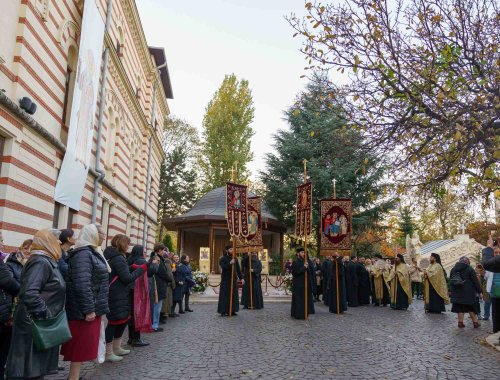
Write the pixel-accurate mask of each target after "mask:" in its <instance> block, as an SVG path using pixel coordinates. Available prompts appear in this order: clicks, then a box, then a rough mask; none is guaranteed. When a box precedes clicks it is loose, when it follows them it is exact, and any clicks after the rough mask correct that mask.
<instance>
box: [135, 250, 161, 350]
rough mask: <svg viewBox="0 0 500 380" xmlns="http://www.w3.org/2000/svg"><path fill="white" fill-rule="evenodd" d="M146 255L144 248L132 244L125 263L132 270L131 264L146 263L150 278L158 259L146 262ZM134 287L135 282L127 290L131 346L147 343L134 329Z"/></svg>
mask: <svg viewBox="0 0 500 380" xmlns="http://www.w3.org/2000/svg"><path fill="white" fill-rule="evenodd" d="M145 255H146V250H145V249H144V247H143V246H142V245H134V247H133V248H132V252H131V253H130V255H129V257H128V258H127V264H128V266H129V270H130V271H133V270H134V268H133V266H134V265H135V266H141V267H142V266H143V265H147V273H148V278H152V277H153V276H154V275H155V274H156V272H157V271H158V260H157V259H154V260H153V261H151V263H150V264H148V263H147V261H146V259H145V258H144V257H145ZM134 287H135V283H132V285H131V286H130V290H129V302H130V309H131V311H130V314H131V315H130V320H129V321H128V336H129V341H128V344H129V345H131V346H133V347H144V346H148V345H149V343H146V342H144V341H143V340H142V339H141V333H140V332H139V331H136V329H135V318H134V308H135V304H134Z"/></svg>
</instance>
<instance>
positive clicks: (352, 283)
mask: <svg viewBox="0 0 500 380" xmlns="http://www.w3.org/2000/svg"><path fill="white" fill-rule="evenodd" d="M357 262H358V258H357V257H355V256H354V257H352V258H351V260H350V261H347V262H346V268H345V274H346V281H345V285H346V294H347V304H348V305H349V307H357V306H359V300H358V286H359V279H358V274H357V269H356V268H357Z"/></svg>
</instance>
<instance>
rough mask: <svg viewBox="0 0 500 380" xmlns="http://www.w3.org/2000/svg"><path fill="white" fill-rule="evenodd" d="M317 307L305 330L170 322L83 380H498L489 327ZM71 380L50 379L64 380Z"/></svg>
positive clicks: (205, 309)
mask: <svg viewBox="0 0 500 380" xmlns="http://www.w3.org/2000/svg"><path fill="white" fill-rule="evenodd" d="M316 305H317V309H316V314H315V315H312V316H311V317H310V319H309V320H308V321H307V322H306V321H296V320H292V319H291V318H290V317H289V310H290V305H289V304H288V303H269V304H268V305H266V308H265V309H264V310H256V311H246V310H242V311H240V313H238V316H237V317H234V318H231V319H229V318H227V317H225V318H222V317H220V316H219V315H217V314H216V313H215V311H216V305H215V304H213V303H202V304H193V308H194V309H195V312H194V313H188V314H185V315H183V316H181V318H176V319H174V320H169V321H168V323H167V324H166V325H164V327H166V331H165V332H163V333H156V334H153V335H147V336H145V340H147V341H148V342H150V343H151V345H150V346H149V347H144V348H137V349H135V350H133V352H132V353H131V354H130V355H129V356H128V357H127V358H126V359H125V360H124V361H122V362H121V363H117V364H109V363H105V364H103V365H95V364H92V363H88V364H86V365H85V371H84V373H83V375H84V376H85V377H86V379H87V380H89V379H124V380H133V379H256V378H260V379H301V380H302V379H318V380H319V379H391V380H392V379H439V380H441V379H500V352H497V351H495V350H494V349H493V348H491V347H489V346H487V345H486V344H485V343H484V338H485V337H486V336H487V335H488V334H487V332H488V331H489V330H491V322H484V323H483V325H482V327H481V328H479V329H473V328H472V323H471V322H470V321H469V320H466V328H465V329H460V330H459V329H458V328H457V327H456V317H455V315H453V314H451V313H446V314H443V315H426V314H424V312H423V311H422V310H423V304H422V302H421V301H417V302H415V303H414V304H413V305H412V306H411V308H410V310H408V311H407V312H404V311H393V310H390V309H388V308H375V307H371V306H366V307H358V308H354V309H350V310H349V312H348V313H347V314H345V315H341V316H337V315H333V314H330V313H329V312H328V310H327V309H326V307H324V306H323V305H319V304H316ZM66 376H67V371H63V373H61V374H60V375H58V376H52V377H48V379H65V378H66Z"/></svg>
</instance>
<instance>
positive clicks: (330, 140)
mask: <svg viewBox="0 0 500 380" xmlns="http://www.w3.org/2000/svg"><path fill="white" fill-rule="evenodd" d="M285 115H286V118H287V120H288V123H289V125H290V128H289V129H288V130H281V131H279V132H278V133H277V134H276V135H275V136H274V148H275V152H274V153H270V154H268V155H267V157H266V170H265V171H263V172H261V178H262V182H263V183H264V184H265V186H266V189H267V193H266V196H265V200H266V204H267V206H268V207H269V209H270V210H271V212H272V213H273V214H274V215H276V216H277V217H278V218H280V219H281V221H282V222H284V223H285V224H286V225H287V227H288V228H290V229H292V228H293V226H294V224H295V200H296V199H295V198H296V186H297V185H298V184H300V183H302V180H303V163H302V161H303V159H306V160H307V161H308V164H307V171H308V176H309V177H310V179H311V180H312V182H313V225H314V226H317V225H318V222H319V211H318V206H319V200H320V199H321V198H328V197H331V196H332V187H333V185H332V180H333V179H334V178H335V179H336V180H337V197H338V198H352V200H353V211H354V216H353V228H354V233H355V234H359V233H360V232H362V231H364V230H366V229H368V228H372V227H374V226H375V225H376V224H377V221H378V220H379V219H380V217H381V215H382V214H383V213H384V212H385V211H387V210H388V209H389V208H390V207H392V201H385V202H384V201H381V199H382V198H383V195H384V193H385V187H384V185H382V184H381V179H382V175H383V165H382V163H381V162H379V161H378V160H377V159H376V157H375V155H374V154H372V153H371V152H369V151H366V150H364V149H363V147H362V142H363V139H362V136H361V134H360V133H359V132H358V131H357V130H355V129H353V128H351V127H350V126H349V124H348V123H347V120H346V119H345V118H344V115H343V113H342V110H341V107H340V106H339V104H338V103H337V102H335V101H333V100H332V98H331V97H329V96H328V90H327V89H326V88H325V87H323V86H322V85H321V84H320V82H318V83H311V84H309V85H308V87H307V89H306V91H305V92H303V93H301V94H300V95H299V96H298V97H297V99H296V102H295V104H294V105H293V106H291V107H290V108H289V109H288V110H287V111H286V112H285Z"/></svg>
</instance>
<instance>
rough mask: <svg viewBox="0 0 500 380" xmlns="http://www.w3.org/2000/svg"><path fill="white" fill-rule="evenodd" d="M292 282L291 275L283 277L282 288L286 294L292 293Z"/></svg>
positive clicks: (286, 274) (287, 274)
mask: <svg viewBox="0 0 500 380" xmlns="http://www.w3.org/2000/svg"><path fill="white" fill-rule="evenodd" d="M292 280H293V276H292V274H291V273H285V275H284V276H283V287H284V288H285V290H286V291H287V292H290V293H291V292H292Z"/></svg>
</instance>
